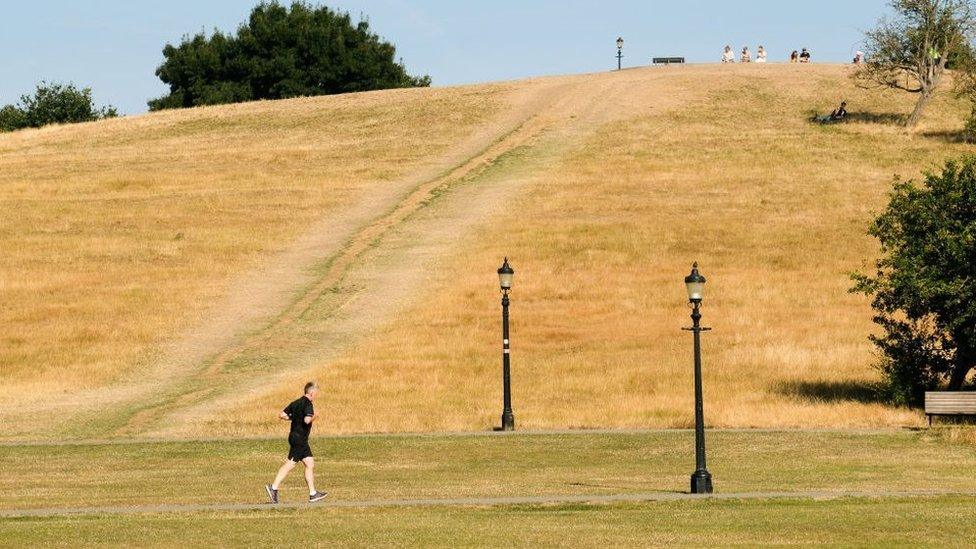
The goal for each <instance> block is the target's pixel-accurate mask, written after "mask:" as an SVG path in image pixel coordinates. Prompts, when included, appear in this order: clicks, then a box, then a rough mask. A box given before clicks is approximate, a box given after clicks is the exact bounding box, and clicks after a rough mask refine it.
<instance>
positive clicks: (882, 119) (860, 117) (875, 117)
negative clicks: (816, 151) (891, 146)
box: [807, 111, 908, 126]
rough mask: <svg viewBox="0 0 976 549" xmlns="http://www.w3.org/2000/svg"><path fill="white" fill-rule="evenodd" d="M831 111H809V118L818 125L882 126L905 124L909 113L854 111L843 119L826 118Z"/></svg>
mask: <svg viewBox="0 0 976 549" xmlns="http://www.w3.org/2000/svg"><path fill="white" fill-rule="evenodd" d="M828 114H830V112H829V111H828V112H825V113H821V112H816V111H809V112H808V113H807V116H808V118H807V119H808V120H809V121H810V123H811V124H816V125H818V126H836V125H839V124H853V123H856V124H878V125H881V126H904V125H905V121H906V120H907V119H908V116H907V115H904V114H901V113H897V112H852V113H849V114H848V115H847V118H844V119H841V120H825V119H824V117H826V116H827V115H828Z"/></svg>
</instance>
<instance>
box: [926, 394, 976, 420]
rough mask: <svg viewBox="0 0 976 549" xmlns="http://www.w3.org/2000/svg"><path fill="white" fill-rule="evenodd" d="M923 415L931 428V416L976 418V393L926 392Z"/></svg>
mask: <svg viewBox="0 0 976 549" xmlns="http://www.w3.org/2000/svg"><path fill="white" fill-rule="evenodd" d="M925 415H926V416H928V418H929V427H931V426H932V416H976V391H926V392H925Z"/></svg>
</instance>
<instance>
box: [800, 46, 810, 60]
mask: <svg viewBox="0 0 976 549" xmlns="http://www.w3.org/2000/svg"><path fill="white" fill-rule="evenodd" d="M809 62H810V50H808V49H806V48H803V51H801V52H800V63H809Z"/></svg>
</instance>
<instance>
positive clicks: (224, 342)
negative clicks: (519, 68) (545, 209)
mask: <svg viewBox="0 0 976 549" xmlns="http://www.w3.org/2000/svg"><path fill="white" fill-rule="evenodd" d="M648 72H649V71H648V70H635V71H623V72H621V73H616V74H612V75H607V74H600V75H583V76H572V77H556V78H543V79H536V80H531V81H527V82H520V83H519V84H518V87H516V88H513V91H512V92H511V93H510V96H509V101H510V102H511V105H512V106H511V108H510V109H509V110H508V112H507V113H506V114H504V115H502V116H501V117H499V118H498V120H497V121H495V122H494V123H492V124H490V125H488V126H486V127H483V128H482V129H481V130H480V131H479V132H478V133H477V135H474V136H472V137H471V138H470V139H468V140H467V141H466V142H464V143H462V144H459V145H458V146H457V147H456V148H455V149H454V150H453V151H452V152H451V153H450V154H448V155H446V156H445V157H444V158H442V159H441V160H440V161H439V162H437V163H436V165H435V166H434V167H433V168H431V169H429V170H426V171H425V172H424V173H420V174H416V175H414V176H413V177H410V178H406V179H404V180H402V181H398V182H395V183H394V184H392V186H393V189H394V190H393V191H392V192H390V187H389V186H387V187H386V190H385V191H384V193H383V194H382V195H380V194H379V193H378V195H377V196H373V197H369V198H368V199H366V200H363V201H360V202H359V203H357V204H356V205H354V206H353V207H351V208H349V209H347V210H345V211H343V212H341V213H339V214H338V215H330V216H329V217H328V218H327V219H323V220H322V221H321V222H319V223H317V224H315V225H314V226H313V227H312V228H311V229H310V230H308V231H307V232H306V234H305V235H304V236H302V237H301V238H299V239H297V240H296V241H295V242H294V243H293V244H291V245H290V246H288V247H287V248H286V249H285V250H283V251H282V252H280V253H278V254H276V255H274V256H273V257H270V258H269V259H268V260H266V261H265V262H264V263H263V264H262V265H260V266H258V267H257V268H255V269H252V270H250V271H248V272H245V273H242V274H241V275H240V276H239V277H238V279H237V280H235V281H233V282H232V283H231V284H229V285H228V290H227V292H226V294H225V295H226V297H225V298H224V299H223V300H222V301H221V302H219V303H217V304H216V305H214V306H213V307H212V308H211V309H210V311H209V312H208V313H207V314H206V315H204V318H205V319H206V320H205V322H203V323H202V324H200V325H196V326H191V327H188V329H187V330H186V332H185V334H184V336H182V337H180V338H178V339H177V340H176V341H173V342H172V343H170V344H167V345H166V347H165V349H164V350H163V351H162V352H161V353H160V355H159V356H158V357H157V359H156V360H154V361H153V362H152V363H151V364H150V365H149V366H147V367H146V368H142V369H140V370H139V371H137V372H134V373H133V376H131V377H130V378H129V379H126V380H123V381H122V382H120V383H117V384H114V385H113V386H111V387H106V388H104V389H99V390H95V391H91V392H87V393H84V394H79V395H73V396H69V397H67V398H65V399H63V400H61V401H59V402H58V403H57V404H56V406H57V407H58V408H59V409H62V410H64V411H65V412H66V413H67V415H68V417H69V418H70V419H69V421H68V422H69V423H71V424H72V425H73V426H72V427H71V429H70V430H66V431H65V432H64V433H60V435H64V436H67V434H68V433H71V434H74V435H81V436H95V437H98V436H103V437H114V436H139V435H178V434H181V433H184V429H186V428H187V426H189V425H191V424H193V423H194V422H195V421H197V420H198V418H199V417H200V416H201V415H204V414H202V413H201V412H202V410H204V409H206V408H208V407H209V408H210V409H213V406H226V405H231V404H233V403H235V402H240V401H242V400H243V399H246V398H251V397H254V396H255V395H256V394H258V391H259V390H260V389H256V388H255V387H257V386H264V387H266V384H267V383H274V382H275V381H277V380H281V379H283V378H285V377H287V376H289V375H293V374H295V373H296V372H301V371H303V370H304V369H307V368H309V367H310V366H311V364H312V362H311V361H309V360H308V357H305V360H302V359H296V360H295V362H294V363H293V364H289V365H288V366H287V367H285V368H279V369H277V370H276V371H274V372H267V371H264V372H250V373H248V372H246V371H245V372H240V371H238V370H237V369H235V368H233V367H232V366H233V364H234V362H235V360H239V359H241V358H242V357H245V356H247V355H248V353H249V352H253V351H255V350H256V349H260V348H261V347H262V345H264V344H266V343H267V342H268V341H269V340H270V339H273V338H280V337H287V336H288V334H289V333H290V331H292V330H294V329H295V327H296V325H297V324H300V321H301V320H302V317H303V314H305V313H306V312H307V311H308V310H309V308H310V307H312V306H313V305H314V304H316V303H318V302H320V301H321V300H323V299H328V298H329V297H330V295H332V294H333V293H334V292H335V290H336V288H337V285H338V284H340V282H343V281H345V282H347V283H348V281H349V280H350V279H353V280H355V284H350V285H353V286H356V287H358V288H359V289H358V290H357V291H355V292H353V293H352V294H351V295H350V296H347V299H345V300H344V301H341V302H338V303H337V304H336V315H335V318H334V319H333V320H332V325H331V326H330V329H329V330H328V333H327V334H326V335H325V336H323V338H322V341H320V342H318V344H317V346H316V347H315V348H314V349H311V351H314V353H312V354H314V357H315V359H316V360H318V362H319V363H321V361H323V360H328V359H329V358H332V357H335V356H337V355H338V354H339V353H341V351H342V350H343V349H344V348H345V347H346V346H348V345H349V344H351V343H352V342H354V341H356V340H357V339H358V338H360V337H362V336H363V335H365V334H367V333H369V332H370V331H371V330H374V329H376V328H378V327H379V326H382V325H383V323H384V322H386V321H387V320H388V319H389V318H390V317H391V316H392V315H393V314H395V312H396V311H397V310H400V309H402V307H404V306H406V305H407V304H408V303H409V299H410V297H411V293H412V288H414V287H416V286H415V284H416V282H417V281H418V280H420V279H421V278H422V276H423V267H424V265H425V264H427V263H429V261H430V260H432V259H433V258H436V257H438V256H439V255H441V254H445V253H449V251H450V250H451V249H452V246H454V245H456V242H457V238H458V235H459V234H461V233H463V232H464V231H465V230H467V229H470V228H471V227H473V226H476V225H477V224H478V223H480V222H483V221H484V220H486V219H488V218H489V216H490V215H491V213H492V212H493V211H494V210H495V209H496V208H498V207H499V205H500V204H503V203H504V200H505V198H506V196H511V193H513V192H518V190H519V189H520V188H522V187H524V186H525V185H527V184H529V183H530V182H531V174H527V173H517V172H516V175H515V176H514V177H512V178H509V179H507V180H504V181H500V182H499V181H493V182H492V185H484V186H480V185H465V186H463V187H462V188H461V190H459V191H457V192H453V191H452V187H455V186H457V185H458V184H459V183H460V182H463V181H466V180H471V179H474V178H477V177H479V175H481V174H482V173H484V172H485V171H486V170H487V169H488V168H490V167H491V166H492V165H493V164H494V163H496V162H497V161H498V160H499V159H500V158H503V157H505V156H506V155H507V154H509V153H511V152H512V151H515V150H516V149H522V148H528V149H530V150H532V149H533V148H538V147H537V145H538V144H539V143H540V142H542V141H545V143H546V144H547V146H548V147H549V148H550V149H552V151H554V152H550V153H547V154H549V155H550V157H549V158H547V159H546V160H547V161H549V162H553V161H556V160H558V158H559V155H560V154H562V153H565V152H566V151H567V150H569V148H570V147H571V144H573V143H578V142H579V140H580V139H582V138H583V137H584V136H586V135H590V134H591V133H592V132H593V131H595V130H596V129H598V128H599V127H601V126H602V125H603V124H605V123H607V122H612V121H614V120H618V119H623V118H628V117H633V116H639V115H641V114H647V113H649V112H652V111H658V112H659V111H660V110H661V109H664V108H667V107H670V106H672V105H673V104H674V103H675V102H674V101H672V100H671V99H670V98H669V96H668V94H667V93H662V88H663V86H658V87H655V86H654V85H653V84H654V82H656V81H658V80H661V78H662V76H649V75H648ZM655 74H656V75H664V74H665V73H663V72H658V73H655ZM444 194H447V195H448V197H447V199H446V200H440V198H439V197H441V195H444ZM435 199H438V200H436V201H435ZM429 205H433V207H431V208H426V206H429ZM422 209H423V210H424V213H425V214H426V213H427V210H432V211H433V213H432V214H430V215H434V216H436V223H433V224H424V223H417V222H413V223H411V220H416V218H417V217H422V216H418V212H421V210H422ZM427 221H430V219H427ZM404 233H406V234H409V235H410V238H409V239H403V238H399V239H398V238H395V235H397V234H400V235H402V234H404ZM404 240H409V244H405V243H404ZM305 354H306V355H308V354H309V353H308V352H306V353H305ZM78 410H81V412H80V413H78V414H77V415H75V413H76V412H77V411H78ZM104 410H111V411H110V412H108V413H103V411H104ZM72 415H74V417H72ZM79 426H80V427H79Z"/></svg>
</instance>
